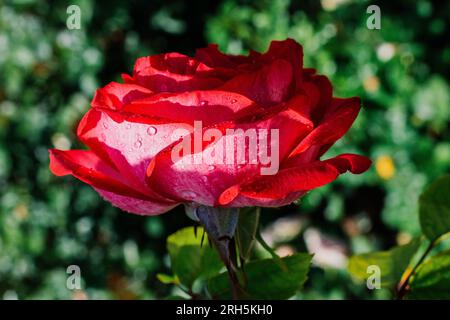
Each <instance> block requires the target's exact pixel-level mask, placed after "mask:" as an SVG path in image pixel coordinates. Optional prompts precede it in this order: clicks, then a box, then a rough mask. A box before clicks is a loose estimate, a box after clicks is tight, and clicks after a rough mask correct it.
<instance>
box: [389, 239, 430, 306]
mask: <svg viewBox="0 0 450 320" xmlns="http://www.w3.org/2000/svg"><path fill="white" fill-rule="evenodd" d="M437 240H438V238H437V239H434V240H433V241H430V243H429V244H428V246H427V248H426V250H425V251H424V253H423V254H422V256H421V257H420V259H419V261H417V263H416V264H415V265H414V267H413V268H412V270H411V272H410V273H409V274H408V276H407V277H406V279H405V280H404V281H403V283H402V284H401V285H400V288H399V289H398V290H397V299H398V300H402V299H403V298H404V296H405V295H406V293H408V290H409V282H410V280H411V278H412V277H413V276H414V274H415V273H416V271H417V269H418V268H419V266H420V265H421V264H422V263H423V262H424V261H425V258H426V257H427V256H428V255H429V254H430V252H431V250H433V248H434V246H435V245H436V243H437Z"/></svg>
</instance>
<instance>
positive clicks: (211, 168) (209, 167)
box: [208, 165, 216, 171]
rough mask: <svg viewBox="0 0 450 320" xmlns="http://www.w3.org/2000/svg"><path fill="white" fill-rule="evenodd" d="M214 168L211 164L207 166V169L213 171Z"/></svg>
mask: <svg viewBox="0 0 450 320" xmlns="http://www.w3.org/2000/svg"><path fill="white" fill-rule="evenodd" d="M214 169H216V167H215V166H213V165H210V166H208V170H209V171H213V170H214Z"/></svg>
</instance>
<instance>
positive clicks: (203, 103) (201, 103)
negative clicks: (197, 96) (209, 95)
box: [200, 101, 208, 106]
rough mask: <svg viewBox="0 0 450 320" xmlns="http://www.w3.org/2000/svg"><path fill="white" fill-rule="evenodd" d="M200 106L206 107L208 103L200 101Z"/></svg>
mask: <svg viewBox="0 0 450 320" xmlns="http://www.w3.org/2000/svg"><path fill="white" fill-rule="evenodd" d="M200 105H201V106H206V105H208V101H200Z"/></svg>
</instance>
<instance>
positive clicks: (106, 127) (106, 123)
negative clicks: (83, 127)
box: [103, 121, 109, 129]
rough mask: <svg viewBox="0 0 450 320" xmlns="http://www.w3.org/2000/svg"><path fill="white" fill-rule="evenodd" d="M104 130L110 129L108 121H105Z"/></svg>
mask: <svg viewBox="0 0 450 320" xmlns="http://www.w3.org/2000/svg"><path fill="white" fill-rule="evenodd" d="M103 128H105V129H108V128H109V124H108V122H107V121H103Z"/></svg>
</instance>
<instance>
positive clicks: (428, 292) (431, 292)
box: [406, 250, 450, 299]
mask: <svg viewBox="0 0 450 320" xmlns="http://www.w3.org/2000/svg"><path fill="white" fill-rule="evenodd" d="M410 290H411V291H410V292H409V293H408V294H407V296H406V298H407V299H450V250H448V251H444V252H441V253H439V254H437V255H435V256H434V257H431V258H430V259H428V260H427V261H425V262H424V263H423V264H422V265H421V266H420V267H419V268H418V269H417V272H416V274H415V275H414V276H413V277H412V279H411V282H410Z"/></svg>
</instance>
